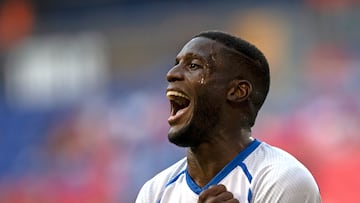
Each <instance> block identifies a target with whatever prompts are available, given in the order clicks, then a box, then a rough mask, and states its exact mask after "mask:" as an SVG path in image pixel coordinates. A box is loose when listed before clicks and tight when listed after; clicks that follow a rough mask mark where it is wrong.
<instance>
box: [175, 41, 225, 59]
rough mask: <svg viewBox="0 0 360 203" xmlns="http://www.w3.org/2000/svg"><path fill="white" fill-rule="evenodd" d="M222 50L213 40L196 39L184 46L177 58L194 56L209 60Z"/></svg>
mask: <svg viewBox="0 0 360 203" xmlns="http://www.w3.org/2000/svg"><path fill="white" fill-rule="evenodd" d="M224 48H225V46H224V45H222V44H221V43H219V42H216V41H214V40H211V39H208V38H205V37H196V38H193V39H191V40H190V41H189V42H188V43H186V44H185V45H184V47H183V48H182V49H181V51H180V52H179V54H178V56H177V57H183V56H187V55H194V56H198V57H203V58H209V57H211V56H214V55H218V54H219V53H220V52H221V51H222V50H223V49H224Z"/></svg>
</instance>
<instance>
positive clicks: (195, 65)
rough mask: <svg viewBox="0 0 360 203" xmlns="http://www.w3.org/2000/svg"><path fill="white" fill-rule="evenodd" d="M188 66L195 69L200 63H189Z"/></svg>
mask: <svg viewBox="0 0 360 203" xmlns="http://www.w3.org/2000/svg"><path fill="white" fill-rule="evenodd" d="M189 68H190V70H196V69H198V68H200V65H198V64H196V63H191V64H190V65H189Z"/></svg>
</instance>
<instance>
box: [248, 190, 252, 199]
mask: <svg viewBox="0 0 360 203" xmlns="http://www.w3.org/2000/svg"><path fill="white" fill-rule="evenodd" d="M251 198H252V192H251V190H250V188H249V191H248V202H249V203H250V202H251Z"/></svg>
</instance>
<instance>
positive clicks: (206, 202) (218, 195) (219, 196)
mask: <svg viewBox="0 0 360 203" xmlns="http://www.w3.org/2000/svg"><path fill="white" fill-rule="evenodd" d="M222 202H227V203H239V200H237V199H234V195H233V194H232V193H231V192H229V191H227V190H226V187H225V186H224V185H221V184H220V185H212V186H210V187H209V188H208V189H207V190H204V191H202V192H201V193H200V195H199V200H198V203H222Z"/></svg>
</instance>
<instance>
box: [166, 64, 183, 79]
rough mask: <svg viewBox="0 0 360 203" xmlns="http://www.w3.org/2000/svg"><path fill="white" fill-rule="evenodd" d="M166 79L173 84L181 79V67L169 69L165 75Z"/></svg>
mask: <svg viewBox="0 0 360 203" xmlns="http://www.w3.org/2000/svg"><path fill="white" fill-rule="evenodd" d="M166 79H167V81H168V82H175V81H179V80H182V79H183V74H182V73H181V67H180V66H179V65H176V66H174V67H173V68H171V69H170V70H169V71H168V72H167V74H166Z"/></svg>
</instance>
